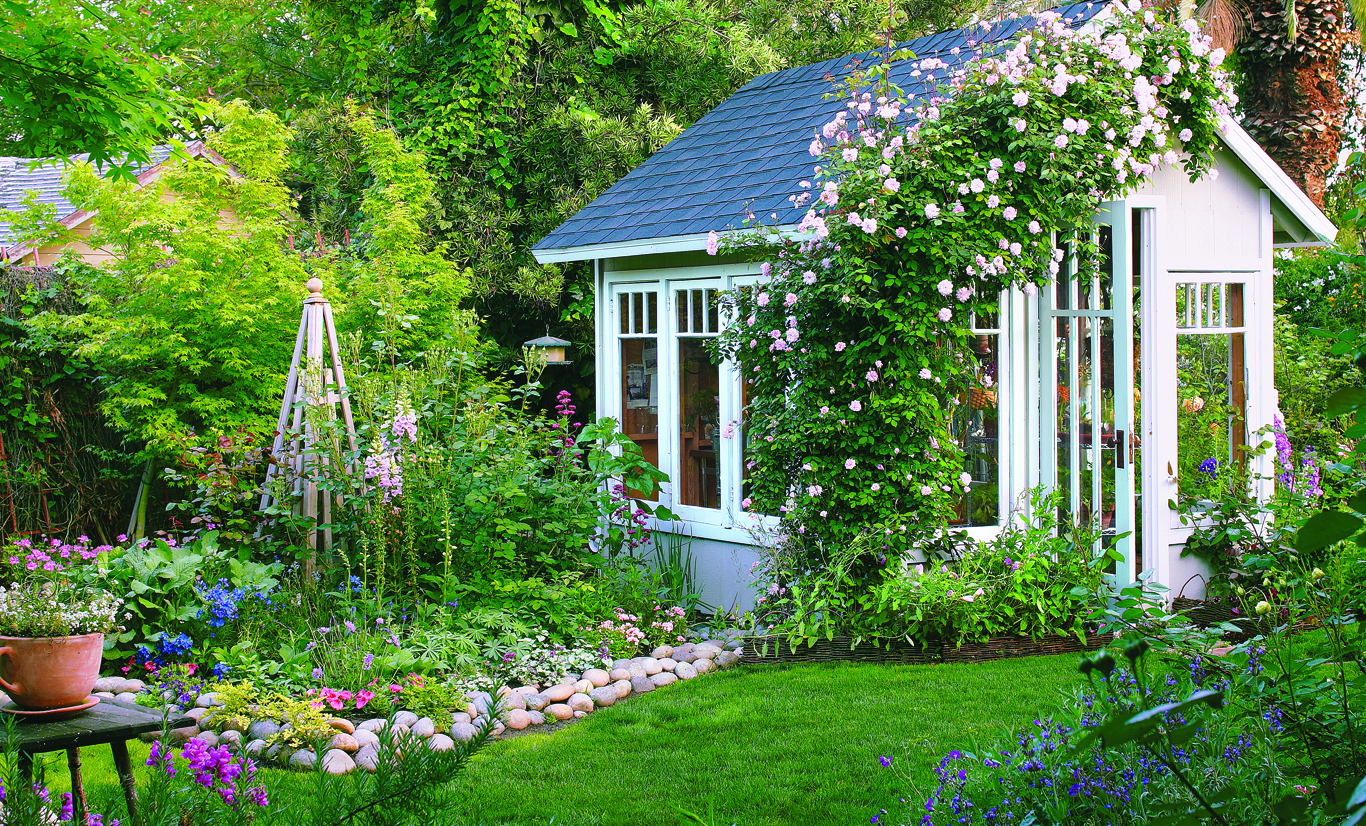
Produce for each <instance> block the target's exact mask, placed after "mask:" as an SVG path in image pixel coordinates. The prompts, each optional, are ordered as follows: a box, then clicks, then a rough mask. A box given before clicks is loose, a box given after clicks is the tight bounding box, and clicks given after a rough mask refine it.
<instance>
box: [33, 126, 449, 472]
mask: <svg viewBox="0 0 1366 826" xmlns="http://www.w3.org/2000/svg"><path fill="white" fill-rule="evenodd" d="M208 111H209V114H210V116H211V117H212V118H213V121H214V122H215V124H216V127H215V129H214V131H213V133H212V136H211V138H210V140H209V143H208V146H209V149H210V152H209V153H207V154H206V155H205V156H203V157H196V158H194V159H190V160H176V159H172V160H170V161H168V162H167V164H166V165H165V167H164V172H163V174H161V175H160V176H159V177H157V178H156V179H155V180H154V181H152V182H150V183H148V184H147V185H145V186H142V187H137V186H135V185H133V184H130V183H128V182H127V181H118V180H112V179H110V178H104V177H100V176H99V175H98V174H97V173H96V171H95V170H94V169H93V168H92V167H91V166H89V165H87V164H78V165H75V166H72V167H71V168H70V170H69V172H68V174H67V179H66V190H65V194H66V196H67V197H68V198H69V199H70V201H71V202H72V204H73V205H75V206H76V207H77V208H78V209H85V210H92V211H97V212H98V214H99V220H98V221H97V222H96V223H95V225H94V230H93V234H92V235H91V236H90V237H89V238H88V239H83V240H86V242H87V243H88V244H89V245H90V246H91V247H93V248H99V249H103V250H105V251H107V252H109V253H110V254H111V258H110V259H109V260H108V261H106V262H104V263H102V264H99V265H77V266H72V267H70V268H69V275H68V277H69V278H70V279H71V280H72V282H73V285H74V286H75V288H76V289H77V291H78V292H79V293H80V294H81V295H82V297H83V302H84V307H83V310H82V311H80V312H74V313H65V314H63V313H58V312H48V313H43V314H39V315H37V316H36V317H35V318H33V319H32V321H31V325H32V328H33V330H32V332H31V338H33V340H34V344H33V346H35V347H38V348H40V349H42V348H45V347H51V346H55V344H56V343H64V344H65V345H66V346H68V347H69V348H71V349H72V351H73V352H74V353H75V354H77V355H78V356H79V357H80V358H81V359H83V360H84V361H85V362H86V363H88V364H90V365H92V366H93V367H94V368H96V369H97V370H98V372H99V381H100V382H101V384H102V385H103V386H104V390H105V394H104V400H103V402H102V408H103V410H104V411H105V413H106V414H107V415H108V416H109V418H110V420H111V421H112V422H113V424H114V425H115V426H116V427H118V428H119V429H121V430H122V431H123V432H124V433H126V434H127V435H128V436H130V437H132V438H133V439H134V440H135V441H137V442H141V443H146V444H147V445H148V446H149V450H150V452H152V453H160V452H163V451H166V450H170V449H172V448H173V447H174V446H175V445H178V444H183V443H184V442H185V441H186V440H187V439H190V437H191V435H192V434H193V433H194V432H200V433H203V432H206V431H207V430H208V429H209V428H210V427H213V428H217V429H220V430H223V431H227V432H232V431H235V430H239V431H244V432H247V433H254V434H258V435H259V434H265V435H269V434H270V433H271V432H272V430H273V427H274V414H275V411H277V410H278V407H279V403H280V394H281V393H282V392H283V389H284V376H285V371H286V370H287V368H288V366H289V358H290V353H291V350H292V346H291V345H292V343H293V340H294V333H295V330H296V329H297V326H298V321H299V312H300V310H299V307H300V302H301V300H302V298H303V297H304V294H305V293H304V287H303V285H304V282H305V281H306V280H307V279H308V278H309V277H310V276H311V275H322V276H323V277H324V280H325V283H327V284H329V285H330V286H333V287H335V289H331V290H329V293H328V295H329V298H331V300H332V303H333V305H334V308H335V313H336V317H337V320H338V326H339V327H340V328H341V329H343V330H360V331H364V332H365V334H366V337H367V338H368V337H369V336H370V335H372V334H373V335H375V336H376V337H379V338H380V339H381V340H382V341H385V342H387V344H386V345H385V346H387V347H390V348H404V349H405V350H411V351H413V352H417V351H420V350H422V349H425V348H426V347H429V346H432V344H433V343H435V342H438V341H444V340H447V339H449V338H450V337H452V336H454V335H457V334H458V333H459V331H461V330H463V329H464V325H465V323H466V322H465V319H464V318H463V316H462V315H461V314H460V313H459V312H458V311H456V310H455V308H456V307H458V305H459V303H460V301H461V299H462V298H463V297H464V295H465V291H466V283H467V274H466V273H465V272H464V271H462V270H460V269H459V268H457V267H456V266H455V265H454V264H452V263H451V262H450V261H449V260H448V259H447V258H446V257H445V256H444V255H443V254H442V249H441V247H440V246H439V245H436V244H434V243H433V242H432V241H431V238H430V233H429V231H428V228H427V219H428V215H429V212H430V209H431V208H432V190H433V183H432V180H431V177H430V176H429V175H428V174H427V171H426V169H425V165H424V163H425V162H424V158H423V157H422V156H421V155H420V154H415V153H411V152H408V151H406V150H405V149H403V147H402V145H401V144H400V142H399V140H398V138H397V137H396V136H395V135H394V134H393V133H392V132H391V131H389V130H385V129H382V128H379V127H378V126H376V125H375V123H374V122H373V121H372V120H371V119H369V118H368V117H366V116H364V115H358V114H355V113H353V112H346V113H343V118H344V126H345V128H346V129H348V130H350V131H351V132H352V133H353V134H354V138H355V140H356V141H357V144H358V146H359V150H360V157H361V158H363V159H364V162H365V163H366V164H367V165H368V166H369V167H370V168H371V170H372V173H371V176H370V178H371V181H370V186H369V187H368V188H367V189H366V191H365V192H364V193H363V197H362V198H361V201H360V204H359V207H358V210H357V221H356V225H357V234H356V237H355V239H354V240H353V242H352V243H350V244H345V245H341V244H336V245H326V244H323V245H318V244H312V245H308V244H305V243H304V239H302V238H300V239H299V243H298V244H296V243H295V238H296V235H297V234H300V230H301V229H303V227H302V226H301V225H300V223H299V221H298V217H297V213H296V212H295V210H294V208H293V204H294V197H293V194H292V193H291V192H290V190H289V188H288V187H287V186H286V184H285V180H284V175H285V174H286V172H287V170H288V169H289V147H290V145H291V139H292V136H291V133H290V130H289V129H287V128H286V127H285V126H284V125H283V124H282V123H281V122H280V120H279V118H278V117H276V116H275V115H274V114H272V113H270V112H264V111H259V110H255V109H252V108H251V107H250V106H248V105H247V104H246V103H243V102H241V101H237V102H234V103H231V104H226V105H218V104H215V105H212V106H210V107H209V110H208ZM215 156H217V157H221V158H222V160H223V161H225V162H226V163H218V162H216V161H217V157H215ZM44 218H49V219H50V216H49V215H44V214H43V212H42V210H41V209H40V208H38V207H34V208H32V209H30V210H29V211H28V212H27V213H26V214H25V215H23V216H21V222H22V223H25V224H26V226H28V227H30V228H31V229H32V231H33V232H34V234H35V237H36V238H37V240H38V241H39V243H51V242H54V241H60V240H62V239H63V238H64V237H68V231H67V230H65V229H64V228H62V227H61V226H59V225H57V224H55V223H52V222H51V221H50V220H47V221H46V222H45V221H44Z"/></svg>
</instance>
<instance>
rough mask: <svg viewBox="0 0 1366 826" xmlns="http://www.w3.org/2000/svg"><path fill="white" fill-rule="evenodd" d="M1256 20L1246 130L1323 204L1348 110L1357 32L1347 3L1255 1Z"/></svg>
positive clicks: (1245, 79)
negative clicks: (1346, 64)
mask: <svg viewBox="0 0 1366 826" xmlns="http://www.w3.org/2000/svg"><path fill="white" fill-rule="evenodd" d="M1358 3H1359V4H1360V5H1362V6H1366V3H1360V0H1358ZM1354 11H1361V9H1354ZM1354 16H1355V17H1356V19H1357V20H1358V21H1360V20H1362V17H1360V16H1357V15H1354ZM1248 20H1249V25H1248V27H1247V36H1246V38H1245V39H1244V40H1243V41H1242V43H1241V44H1240V45H1239V47H1238V57H1239V67H1240V68H1241V70H1242V83H1241V84H1240V87H1239V93H1240V96H1241V97H1242V106H1243V111H1244V112H1245V116H1244V118H1243V125H1244V126H1245V127H1246V128H1247V130H1248V132H1250V133H1251V134H1252V136H1253V137H1254V138H1256V139H1257V142H1258V143H1260V144H1261V145H1262V147H1263V148H1265V149H1266V151H1267V152H1268V153H1269V154H1270V155H1271V157H1273V158H1275V159H1276V162H1277V163H1279V164H1280V165H1281V168H1282V169H1284V170H1285V171H1286V173H1287V174H1288V175H1290V177H1291V178H1293V179H1294V180H1295V182H1296V183H1298V184H1299V185H1300V187H1301V188H1303V189H1304V191H1305V192H1306V193H1308V194H1309V197H1310V198H1313V199H1314V201H1315V203H1317V204H1319V205H1320V206H1322V205H1323V199H1324V192H1325V189H1326V187H1327V178H1328V175H1329V174H1330V173H1331V172H1332V171H1333V168H1334V167H1335V166H1336V165H1337V160H1338V151H1339V149H1340V148H1341V146H1342V127H1343V120H1344V117H1345V115H1346V108H1347V100H1346V99H1345V97H1344V95H1343V86H1344V83H1343V63H1342V51H1343V47H1344V46H1346V44H1347V42H1348V39H1349V37H1352V36H1354V33H1353V32H1352V31H1351V30H1350V29H1349V23H1348V15H1347V8H1346V4H1345V3H1344V2H1343V0H1249V9H1248Z"/></svg>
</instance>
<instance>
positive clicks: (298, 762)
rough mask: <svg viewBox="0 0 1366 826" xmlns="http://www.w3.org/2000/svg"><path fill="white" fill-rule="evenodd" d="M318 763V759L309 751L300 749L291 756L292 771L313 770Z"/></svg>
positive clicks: (290, 765)
mask: <svg viewBox="0 0 1366 826" xmlns="http://www.w3.org/2000/svg"><path fill="white" fill-rule="evenodd" d="M317 763H318V757H317V755H315V754H314V753H313V752H311V751H309V750H308V749H299V750H298V751H296V752H294V753H293V754H291V755H290V756H289V767H290V768H291V769H299V770H301V771H302V770H306V769H312V768H313V767H314V766H315V765H317Z"/></svg>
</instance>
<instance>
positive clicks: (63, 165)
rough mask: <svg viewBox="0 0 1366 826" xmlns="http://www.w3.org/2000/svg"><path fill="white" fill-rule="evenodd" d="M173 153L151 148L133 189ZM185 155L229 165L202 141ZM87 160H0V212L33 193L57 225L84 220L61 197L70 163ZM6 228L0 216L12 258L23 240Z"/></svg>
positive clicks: (0, 240) (0, 242) (1, 236)
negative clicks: (48, 208)
mask: <svg viewBox="0 0 1366 826" xmlns="http://www.w3.org/2000/svg"><path fill="white" fill-rule="evenodd" d="M172 151H173V150H172V148H171V147H170V146H157V147H153V148H152V149H151V150H150V151H149V152H148V153H147V154H148V162H147V163H144V164H138V165H136V166H134V167H133V173H134V175H135V176H136V178H137V184H136V186H138V187H141V186H144V185H146V184H147V183H149V182H150V181H152V180H154V179H155V178H156V177H157V175H158V174H159V173H160V171H161V169H162V165H163V164H164V163H166V161H167V160H168V159H169V158H170V157H171V154H172ZM185 155H187V156H189V157H191V158H194V157H198V156H200V155H203V156H205V157H207V158H208V159H209V160H210V161H212V162H214V163H217V164H220V165H223V166H228V163H227V161H225V160H223V158H222V157H221V156H220V155H218V154H217V153H216V152H214V151H213V150H211V149H208V148H207V147H206V146H205V145H204V142H203V141H192V142H190V143H187V144H185ZM89 159H90V156H89V155H72V156H70V157H68V158H39V159H37V162H36V163H37V165H36V166H35V165H34V164H35V160H34V159H32V158H10V157H0V210H4V211H14V212H17V211H20V210H22V209H23V208H24V207H23V197H24V195H25V194H26V193H28V192H33V193H36V195H37V201H38V203H40V204H52V205H53V206H54V207H55V208H56V211H57V216H56V218H57V220H58V221H59V222H62V223H64V224H67V225H68V226H70V225H71V224H72V221H73V219H79V220H84V218H86V217H88V215H86V214H84V213H81V211H80V210H77V209H76V207H75V205H74V204H72V203H71V202H70V201H68V200H67V199H66V196H65V195H63V194H62V190H63V189H64V188H65V184H66V182H65V180H64V178H65V176H66V171H67V169H68V167H70V166H71V165H72V164H77V163H85V162H87V161H89ZM9 227H10V224H9V222H8V221H6V220H4V218H3V217H0V249H4V248H5V247H7V246H9V247H10V249H9V250H7V252H8V253H9V254H10V255H11V256H13V255H17V254H18V251H19V250H20V248H22V247H25V246H26V245H25V244H24V243H23V241H24V239H22V238H14V237H12V236H11V234H10V230H9ZM11 245H12V246H11Z"/></svg>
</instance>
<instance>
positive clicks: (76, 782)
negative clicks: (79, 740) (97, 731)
mask: <svg viewBox="0 0 1366 826" xmlns="http://www.w3.org/2000/svg"><path fill="white" fill-rule="evenodd" d="M66 767H67V768H68V769H70V770H71V813H72V818H71V819H72V822H74V823H84V822H85V820H86V817H85V813H86V812H87V811H89V807H88V806H86V803H85V784H84V783H83V782H82V781H81V750H80V748H79V747H77V746H71V747H70V748H68V749H67V750H66Z"/></svg>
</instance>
